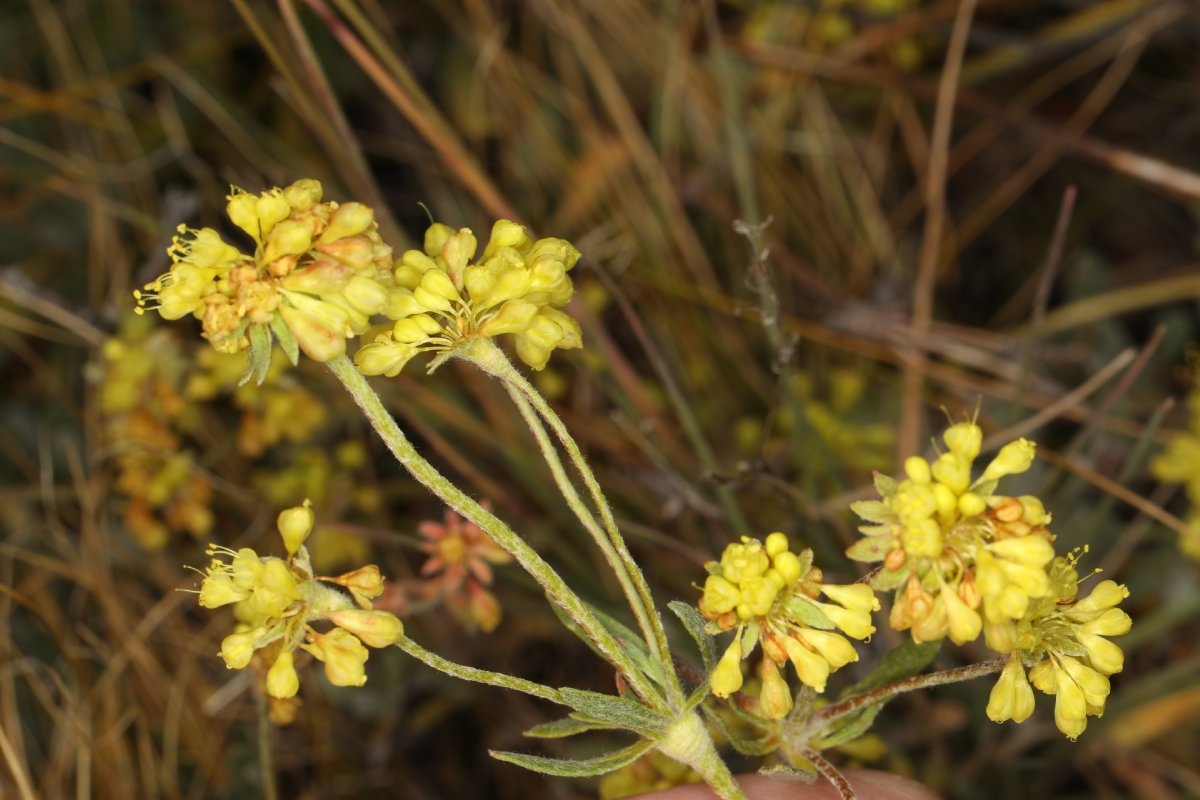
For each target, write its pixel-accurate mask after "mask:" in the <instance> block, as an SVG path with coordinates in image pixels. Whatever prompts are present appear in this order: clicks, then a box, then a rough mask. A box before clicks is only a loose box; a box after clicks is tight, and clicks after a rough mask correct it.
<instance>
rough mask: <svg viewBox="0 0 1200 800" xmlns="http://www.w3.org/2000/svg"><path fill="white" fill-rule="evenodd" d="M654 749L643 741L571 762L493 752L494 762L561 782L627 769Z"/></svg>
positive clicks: (570, 760)
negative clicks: (512, 765)
mask: <svg viewBox="0 0 1200 800" xmlns="http://www.w3.org/2000/svg"><path fill="white" fill-rule="evenodd" d="M652 747H654V742H652V741H650V740H648V739H643V740H642V741H639V742H637V743H636V744H632V745H630V746H629V747H626V748H623V749H621V750H617V751H616V752H613V753H607V754H605V755H602V756H596V757H595V758H585V759H569V758H547V757H546V756H531V755H526V754H525V753H510V752H505V751H500V750H492V751H491V755H492V758H495V759H497V760H499V761H507V762H508V763H509V764H516V765H517V766H518V767H524V768H525V769H528V770H532V771H533V772H540V773H542V774H543V775H557V776H559V777H561V778H589V777H592V776H595V775H606V774H608V773H609V772H613V771H615V770H618V769H620V768H621V767H624V766H628V765H629V764H632V763H633V762H634V761H637V760H638V759H639V758H641V757H642V756H644V755H645V754H646V753H647V752H649V751H650V749H651V748H652Z"/></svg>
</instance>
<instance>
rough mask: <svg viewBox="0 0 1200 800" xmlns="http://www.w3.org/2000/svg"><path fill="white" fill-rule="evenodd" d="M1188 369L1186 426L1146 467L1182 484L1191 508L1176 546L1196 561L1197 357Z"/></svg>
mask: <svg viewBox="0 0 1200 800" xmlns="http://www.w3.org/2000/svg"><path fill="white" fill-rule="evenodd" d="M1191 370H1192V373H1193V378H1192V390H1191V391H1190V392H1189V393H1188V396H1187V401H1186V404H1187V411H1188V427H1187V429H1186V430H1182V431H1180V432H1178V433H1176V434H1175V435H1174V436H1172V437H1171V438H1170V439H1169V440H1168V441H1167V446H1166V448H1165V449H1164V450H1163V451H1162V452H1161V453H1159V454H1158V455H1157V456H1155V458H1154V460H1153V461H1151V462H1150V471H1151V472H1152V473H1154V477H1156V478H1158V479H1159V480H1160V481H1168V482H1171V483H1182V484H1183V487H1184V490H1185V491H1186V493H1187V497H1188V500H1190V501H1191V504H1192V510H1191V512H1190V513H1189V514H1188V516H1187V523H1188V530H1187V532H1186V533H1184V534H1183V535H1182V536H1181V538H1180V540H1179V548H1180V549H1181V550H1182V551H1183V552H1184V554H1185V555H1187V556H1188V557H1190V558H1193V559H1196V560H1198V561H1200V358H1197V357H1195V356H1193V359H1192V364H1191Z"/></svg>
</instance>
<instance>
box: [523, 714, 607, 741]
mask: <svg viewBox="0 0 1200 800" xmlns="http://www.w3.org/2000/svg"><path fill="white" fill-rule="evenodd" d="M604 727H605V726H604V725H597V724H595V723H592V722H584V721H583V720H579V719H575V718H574V717H564V718H563V719H556V720H554V721H553V722H543V723H542V724H541V725H534V726H533V727H532V728H530V729H529V730H527V731H525V733H524V734H523V735H524V736H528V737H530V738H531V739H565V738H566V737H568V736H575V735H576V734H580V733H587V732H588V731H595V730H603V729H604Z"/></svg>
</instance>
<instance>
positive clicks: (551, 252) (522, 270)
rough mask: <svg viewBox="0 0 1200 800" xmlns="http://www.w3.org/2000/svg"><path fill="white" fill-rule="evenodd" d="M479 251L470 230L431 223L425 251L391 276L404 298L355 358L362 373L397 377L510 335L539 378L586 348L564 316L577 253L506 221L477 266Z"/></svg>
mask: <svg viewBox="0 0 1200 800" xmlns="http://www.w3.org/2000/svg"><path fill="white" fill-rule="evenodd" d="M476 246H477V242H476V240H475V235H474V234H473V233H471V231H470V230H468V229H467V228H462V229H460V230H458V231H455V230H453V229H452V228H450V227H448V226H446V225H442V224H441V223H434V224H433V225H431V226H430V227H429V229H428V230H427V231H426V232H425V247H424V250H423V251H421V250H409V251H407V252H405V253H404V254H403V255H402V256H401V257H400V260H399V261H398V262H397V263H396V271H395V276H394V277H395V282H396V285H397V286H399V287H400V291H399V292H397V294H396V295H394V296H393V298H392V300H391V302H390V304H389V306H388V308H387V312H386V313H387V316H388V317H390V318H392V319H394V320H396V324H395V325H394V326H392V329H391V331H389V332H388V333H386V334H383V335H382V336H379V337H378V338H377V339H376V340H375V341H374V342H372V343H370V344H367V345H364V346H363V347H362V348H360V349H359V351H358V352H357V353H356V354H355V357H354V360H355V363H356V364H358V367H359V369H360V370H362V371H363V372H364V373H366V374H368V375H387V376H394V375H397V374H399V372H400V370H402V369H403V368H404V365H405V364H407V363H408V362H409V361H410V360H411V359H412V358H413V357H414V356H415V355H417V354H418V353H424V352H437V353H442V354H447V355H448V354H452V353H453V352H454V351H455V350H456V349H457V348H459V347H460V346H462V345H464V344H466V343H467V342H470V341H471V340H473V339H477V338H486V337H491V336H499V335H501V334H512V335H513V336H514V337H515V338H516V345H517V355H518V356H519V357H520V359H521V360H522V361H524V362H525V363H526V364H528V365H529V366H531V367H533V368H534V369H537V370H540V369H541V368H542V367H544V366H546V361H547V360H548V359H549V358H550V353H551V351H553V350H555V349H558V348H562V349H568V348H575V347H580V346H582V338H581V334H580V330H579V324H578V323H577V322H576V321H575V320H574V319H573V318H571V317H570V316H568V315H567V314H565V313H563V312H562V311H560V310H559V309H560V308H561V307H562V306H564V305H566V303H567V301H568V300H570V299H571V295H572V294H573V293H574V291H575V289H574V286H573V285H572V283H571V279H570V277H569V276H568V275H567V272H568V270H570V269H571V268H572V267H573V266H575V262H576V261H578V260H579V251H578V250H576V249H575V248H574V247H573V246H572V245H571V244H570V243H569V242H567V241H565V240H563V239H537V240H534V239H533V238H531V237H530V236H529V234H528V232H526V230H525V229H524V228H523V227H522V226H520V225H518V224H517V223H515V222H510V221H509V220H503V219H502V220H499V221H497V222H496V224H495V225H494V226H493V227H492V235H491V238H490V240H489V241H488V245H487V247H486V248H485V249H484V251H483V254H482V255H481V256H480V257H479V260H478V261H476V262H474V263H472V262H471V259H472V258H473V257H474V255H475V249H476ZM435 363H436V362H435Z"/></svg>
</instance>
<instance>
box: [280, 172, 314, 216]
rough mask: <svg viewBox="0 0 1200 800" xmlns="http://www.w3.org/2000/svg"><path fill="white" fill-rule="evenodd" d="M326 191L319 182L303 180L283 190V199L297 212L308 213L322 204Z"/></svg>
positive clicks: (309, 179) (308, 179)
mask: <svg viewBox="0 0 1200 800" xmlns="http://www.w3.org/2000/svg"><path fill="white" fill-rule="evenodd" d="M323 195H324V190H323V189H322V188H321V184H320V182H319V181H315V180H313V179H312V178H301V179H300V180H298V181H296V182H295V183H293V184H292V185H291V186H289V187H287V188H286V189H284V190H283V199H284V200H286V201H287V204H288V205H289V206H291V207H292V208H293V209H295V210H296V211H307V210H308V209H310V208H312V207H313V206H315V205H316V204H317V203H319V202H321V197H322V196H323Z"/></svg>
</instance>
